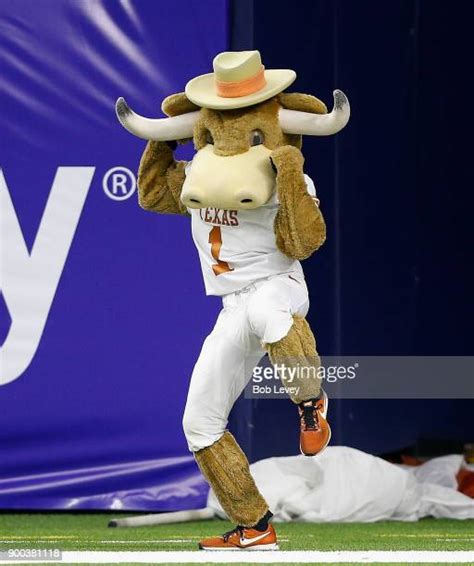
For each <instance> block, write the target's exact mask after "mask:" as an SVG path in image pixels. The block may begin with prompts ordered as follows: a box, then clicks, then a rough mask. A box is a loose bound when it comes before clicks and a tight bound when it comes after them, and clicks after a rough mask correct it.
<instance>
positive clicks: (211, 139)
mask: <svg viewBox="0 0 474 566" xmlns="http://www.w3.org/2000/svg"><path fill="white" fill-rule="evenodd" d="M206 143H210V144H211V145H214V138H213V137H212V134H211V132H210V131H209V130H206Z"/></svg>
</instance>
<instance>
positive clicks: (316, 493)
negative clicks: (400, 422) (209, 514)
mask: <svg viewBox="0 0 474 566" xmlns="http://www.w3.org/2000/svg"><path fill="white" fill-rule="evenodd" d="M461 464H462V456H460V455H453V456H444V457H442V458H435V459H433V460H430V461H429V462H427V463H425V464H423V465H421V466H417V467H408V466H397V465H394V464H390V463H389V462H386V461H385V460H382V459H381V458H377V457H375V456H371V455H370V454H366V453H364V452H361V451H360V450H355V449H354V448H347V447H345V446H330V447H328V448H326V450H325V451H324V452H322V454H319V455H318V456H316V457H313V458H308V457H306V456H290V457H286V458H268V459H266V460H261V461H260V462H256V463H255V464H252V466H251V471H252V475H253V476H254V478H255V481H256V483H257V485H258V487H259V489H260V490H261V492H262V493H263V495H264V496H265V498H266V500H267V502H268V504H269V506H270V509H271V510H272V512H273V513H274V515H275V517H274V520H275V521H292V520H295V521H296V520H297V521H307V522H322V521H324V522H327V521H357V522H371V521H381V520H388V519H391V520H397V521H416V520H418V519H420V518H422V517H427V516H432V517H438V518H450V519H474V500H473V499H471V498H469V497H467V496H466V495H463V494H462V493H460V492H458V491H456V487H457V483H456V474H457V472H458V471H459V468H460V466H461ZM208 506H209V507H212V508H213V509H214V510H215V512H216V514H217V515H219V516H220V517H225V514H224V512H223V511H222V509H221V507H220V505H219V503H218V502H217V500H216V498H215V496H214V493H213V492H212V491H211V492H210V493H209V498H208Z"/></svg>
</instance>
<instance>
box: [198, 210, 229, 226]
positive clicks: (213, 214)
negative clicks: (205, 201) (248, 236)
mask: <svg viewBox="0 0 474 566" xmlns="http://www.w3.org/2000/svg"><path fill="white" fill-rule="evenodd" d="M237 212H238V211H237V210H222V209H221V208H200V209H199V216H200V217H201V220H202V221H203V222H206V223H207V224H212V225H214V226H238V225H239V219H238V216H237Z"/></svg>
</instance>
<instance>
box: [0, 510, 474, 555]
mask: <svg viewBox="0 0 474 566" xmlns="http://www.w3.org/2000/svg"><path fill="white" fill-rule="evenodd" d="M114 516H115V517H120V514H117V515H114ZM123 516H130V513H128V514H127V513H126V514H124V515H123ZM111 517H112V516H111V515H110V514H66V513H58V514H6V513H5V514H0V550H6V549H8V548H12V545H14V546H15V548H38V547H41V548H60V549H62V550H196V549H197V543H198V541H199V540H200V538H201V537H203V536H209V535H214V534H220V533H222V532H224V531H226V530H229V529H230V528H231V527H232V525H231V524H230V523H227V522H225V521H200V522H194V523H180V524H176V525H160V526H156V527H140V528H128V529H122V528H116V529H109V528H107V523H108V521H109V519H110V518H111ZM275 527H276V530H277V534H278V537H279V544H280V549H281V550H473V563H474V521H451V520H444V519H436V520H435V519H425V520H422V521H420V522H418V523H400V522H381V523H370V524H360V523H348V524H311V523H285V524H275Z"/></svg>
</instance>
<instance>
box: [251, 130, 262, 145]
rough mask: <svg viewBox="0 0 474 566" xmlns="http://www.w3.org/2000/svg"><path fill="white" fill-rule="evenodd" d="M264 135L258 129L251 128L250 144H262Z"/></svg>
mask: <svg viewBox="0 0 474 566" xmlns="http://www.w3.org/2000/svg"><path fill="white" fill-rule="evenodd" d="M264 139H265V137H264V135H263V132H262V131H260V130H253V132H250V145H262V143H263V141H264Z"/></svg>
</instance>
